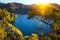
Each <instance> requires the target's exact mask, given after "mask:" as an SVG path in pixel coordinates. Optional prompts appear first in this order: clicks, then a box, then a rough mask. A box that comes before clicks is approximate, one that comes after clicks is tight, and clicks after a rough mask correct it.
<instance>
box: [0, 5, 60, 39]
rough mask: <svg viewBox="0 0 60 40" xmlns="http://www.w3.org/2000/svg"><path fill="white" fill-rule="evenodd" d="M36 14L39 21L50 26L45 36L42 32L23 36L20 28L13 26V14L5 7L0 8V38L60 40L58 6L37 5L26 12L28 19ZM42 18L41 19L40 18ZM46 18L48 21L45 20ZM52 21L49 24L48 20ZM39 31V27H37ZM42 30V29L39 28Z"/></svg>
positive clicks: (59, 9)
mask: <svg viewBox="0 0 60 40" xmlns="http://www.w3.org/2000/svg"><path fill="white" fill-rule="evenodd" d="M35 16H38V17H39V18H41V19H38V20H39V22H40V21H41V22H44V23H45V24H47V25H49V26H50V27H51V29H50V32H48V33H47V34H48V35H47V36H44V35H43V32H40V33H38V34H34V33H32V35H30V36H23V34H22V33H21V31H20V30H18V29H17V28H15V27H14V26H13V25H12V23H14V22H15V21H14V20H15V15H14V14H11V13H10V12H8V11H7V10H6V9H0V40H60V6H58V7H54V6H53V5H50V4H49V5H44V6H43V5H37V6H36V7H35V8H33V9H32V10H31V11H29V13H28V19H30V18H34V17H35ZM42 19H43V20H42ZM47 20H48V21H47ZM51 20H52V21H53V22H52V23H51V24H49V22H50V21H51ZM37 30H38V31H39V30H40V29H38V28H37ZM41 30H42V31H43V30H44V29H41Z"/></svg>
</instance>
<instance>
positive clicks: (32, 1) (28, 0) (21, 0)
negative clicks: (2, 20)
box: [0, 0, 60, 4]
mask: <svg viewBox="0 0 60 40" xmlns="http://www.w3.org/2000/svg"><path fill="white" fill-rule="evenodd" d="M39 1H41V0H0V2H3V3H9V2H17V3H23V4H36V3H39ZM43 1H44V0H43ZM48 1H49V2H52V3H58V4H60V0H47V2H48Z"/></svg>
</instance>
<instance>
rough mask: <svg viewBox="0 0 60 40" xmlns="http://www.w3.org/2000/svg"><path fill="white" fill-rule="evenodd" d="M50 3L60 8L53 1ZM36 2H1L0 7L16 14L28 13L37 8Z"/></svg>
mask: <svg viewBox="0 0 60 40" xmlns="http://www.w3.org/2000/svg"><path fill="white" fill-rule="evenodd" d="M50 5H53V7H57V8H58V6H59V5H58V4H56V3H51V4H50ZM36 6H37V5H36V4H33V5H24V4H21V3H15V2H13V3H0V8H2V9H4V8H6V9H7V10H8V11H9V12H11V13H15V14H27V13H28V11H29V10H31V9H33V8H36Z"/></svg>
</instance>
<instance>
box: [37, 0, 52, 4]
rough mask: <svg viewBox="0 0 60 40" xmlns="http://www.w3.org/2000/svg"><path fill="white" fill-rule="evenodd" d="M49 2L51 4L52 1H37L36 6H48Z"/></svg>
mask: <svg viewBox="0 0 60 40" xmlns="http://www.w3.org/2000/svg"><path fill="white" fill-rule="evenodd" d="M51 2H52V0H37V1H36V4H49V3H51Z"/></svg>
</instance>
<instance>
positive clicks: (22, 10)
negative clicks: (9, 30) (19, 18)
mask: <svg viewBox="0 0 60 40" xmlns="http://www.w3.org/2000/svg"><path fill="white" fill-rule="evenodd" d="M0 8H2V9H4V8H6V9H7V10H8V11H9V12H11V13H15V14H27V12H28V11H29V10H30V9H31V8H30V7H29V5H24V4H21V3H7V4H5V3H0Z"/></svg>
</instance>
